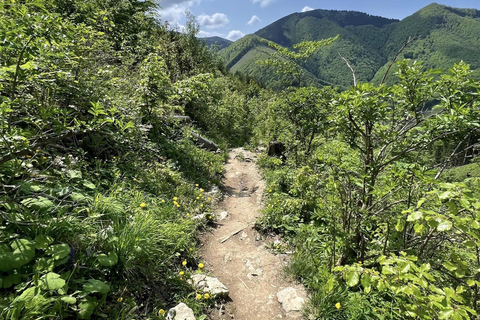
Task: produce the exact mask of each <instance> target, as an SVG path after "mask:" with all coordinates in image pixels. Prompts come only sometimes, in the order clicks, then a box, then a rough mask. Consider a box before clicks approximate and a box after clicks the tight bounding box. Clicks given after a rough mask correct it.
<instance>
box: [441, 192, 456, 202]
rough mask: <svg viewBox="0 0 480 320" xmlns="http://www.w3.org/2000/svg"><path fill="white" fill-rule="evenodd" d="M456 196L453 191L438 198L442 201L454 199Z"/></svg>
mask: <svg viewBox="0 0 480 320" xmlns="http://www.w3.org/2000/svg"><path fill="white" fill-rule="evenodd" d="M454 196H455V194H454V193H453V192H451V191H445V192H442V193H440V194H439V195H438V198H439V199H440V200H448V199H450V198H453V197H454Z"/></svg>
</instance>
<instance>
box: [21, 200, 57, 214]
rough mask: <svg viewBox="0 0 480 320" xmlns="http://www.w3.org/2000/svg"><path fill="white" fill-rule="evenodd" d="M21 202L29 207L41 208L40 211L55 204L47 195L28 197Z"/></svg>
mask: <svg viewBox="0 0 480 320" xmlns="http://www.w3.org/2000/svg"><path fill="white" fill-rule="evenodd" d="M21 203H22V204H23V205H24V206H26V207H28V208H31V209H33V210H39V211H43V210H48V209H50V208H53V207H54V206H55V204H54V203H53V202H52V201H50V200H49V199H47V198H45V197H38V198H28V199H25V200H22V202H21Z"/></svg>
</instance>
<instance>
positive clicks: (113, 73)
mask: <svg viewBox="0 0 480 320" xmlns="http://www.w3.org/2000/svg"><path fill="white" fill-rule="evenodd" d="M157 9H158V8H157V5H156V2H155V1H154V0H124V1H118V2H117V1H112V2H110V1H100V0H98V1H90V0H69V1H64V0H35V1H33V0H32V1H17V0H3V1H2V2H0V39H2V42H1V43H2V45H1V46H0V111H1V112H0V142H1V143H0V231H1V232H0V319H5V320H11V319H15V320H17V319H22V320H30V319H100V318H105V319H165V318H166V310H169V309H170V308H172V307H173V306H175V305H177V304H178V303H180V302H184V303H186V304H187V305H188V306H189V307H191V308H192V309H193V311H194V313H195V317H196V318H197V319H206V317H207V316H206V314H207V313H208V310H209V309H210V308H212V307H214V306H215V305H216V304H218V305H222V303H223V302H224V301H223V300H221V299H222V298H221V297H217V296H215V295H214V294H212V295H210V294H208V293H206V292H203V291H202V290H200V289H198V288H195V287H194V286H193V285H192V284H191V283H190V282H189V279H190V277H191V276H192V275H194V274H204V273H205V264H204V262H205V261H202V257H201V256H200V255H199V243H198V234H199V233H200V232H201V231H204V230H208V229H207V228H209V227H211V226H213V225H214V224H215V221H214V220H215V218H214V215H212V211H213V207H214V204H215V202H216V201H217V200H218V197H220V191H218V189H221V187H222V175H223V170H224V167H223V165H224V163H225V161H226V159H227V152H228V148H229V147H232V146H243V147H245V148H250V149H254V148H256V147H265V149H267V150H266V152H264V154H262V155H261V156H260V157H259V160H258V164H259V165H260V167H261V168H262V170H263V177H264V179H265V180H266V182H267V188H266V191H265V194H264V209H263V217H262V218H261V219H260V220H259V221H258V222H257V224H256V229H257V230H258V231H259V232H261V233H262V234H263V236H264V237H268V236H269V235H275V236H277V237H282V239H283V240H282V241H283V242H281V245H280V244H279V245H274V247H273V248H271V250H272V251H274V252H277V253H279V254H284V253H286V252H292V259H291V263H290V265H289V266H288V272H289V273H291V274H292V275H293V277H294V278H295V279H297V280H298V281H299V282H301V283H302V284H303V285H304V286H305V287H306V288H307V290H308V293H309V302H308V304H307V307H306V309H305V310H304V313H305V316H306V317H307V318H311V319H352V320H353V319H355V320H357V319H391V320H397V319H448V320H450V319H452V320H457V319H476V318H477V317H478V314H480V304H479V302H480V291H479V288H480V271H479V270H480V187H479V186H480V174H479V172H480V171H479V167H480V165H479V160H478V159H479V158H478V154H479V148H478V146H479V138H480V99H479V97H480V81H479V80H478V74H476V73H475V72H476V71H475V70H476V69H477V68H478V67H479V66H478V64H476V63H477V62H476V60H475V59H476V57H475V55H474V54H473V53H472V51H469V50H466V51H465V52H466V53H465V55H463V54H462V52H461V51H460V50H459V48H470V49H472V50H473V48H478V46H477V47H475V45H474V43H475V41H478V33H476V32H474V31H473V30H477V29H476V28H478V26H477V24H478V21H479V14H478V11H475V10H462V9H452V8H447V7H444V6H440V5H431V6H428V7H426V8H425V9H423V10H421V11H420V12H418V13H416V14H415V15H414V16H412V17H409V18H407V19H405V20H404V21H401V22H399V21H391V20H387V19H383V18H378V17H371V16H368V15H365V14H359V13H354V12H347V13H345V12H324V11H313V12H310V13H308V14H294V15H292V16H289V17H287V18H285V20H284V21H282V22H281V23H280V22H279V23H280V24H281V25H282V28H283V27H284V26H285V29H284V30H288V32H286V31H285V32H283V31H282V33H281V34H277V33H271V34H269V33H268V32H267V31H269V30H270V29H268V28H267V29H265V30H263V31H262V33H263V35H262V37H267V36H268V37H276V38H277V39H279V40H278V41H280V42H281V44H283V45H288V46H290V45H292V47H289V48H285V47H282V46H281V45H279V44H276V43H274V42H270V43H269V42H267V41H264V40H262V38H261V37H260V36H258V35H251V36H247V37H245V38H243V39H242V40H240V41H237V42H235V43H233V44H231V45H230V46H229V47H228V48H226V49H224V50H223V51H222V53H221V54H222V57H223V58H224V59H225V61H226V62H227V67H228V68H230V70H232V71H241V69H245V68H252V69H251V70H252V73H249V74H247V75H251V76H254V75H255V72H256V71H255V70H258V69H256V68H259V67H261V68H270V67H275V69H269V71H262V73H263V74H264V75H265V76H266V75H268V74H271V75H272V77H275V79H276V81H277V82H276V83H275V84H274V85H275V86H277V85H278V86H279V87H282V88H285V87H287V86H289V87H288V88H285V89H284V90H282V91H273V90H270V89H263V88H262V87H261V86H260V85H258V84H257V83H256V82H255V81H253V80H252V79H251V78H250V77H247V76H245V74H243V75H241V76H234V75H232V74H230V73H228V72H227V71H226V70H227V69H226V67H225V66H224V64H223V63H222V62H221V60H220V59H219V57H218V56H217V55H216V54H215V52H214V50H210V49H209V48H208V47H207V46H206V44H205V42H204V41H199V40H198V39H197V34H198V32H199V26H198V24H197V23H196V21H195V19H194V18H193V17H190V18H189V20H188V23H187V26H186V32H185V33H182V34H181V33H178V32H174V31H171V30H168V29H167V28H166V27H165V26H164V25H162V24H161V23H160V22H159V21H158V20H157V19H156V16H155V12H156V10H157ZM352 17H354V18H355V19H353V20H351V18H352ZM439 17H443V18H441V19H440V18H439ZM419 18H422V19H425V20H424V21H423V22H421V23H420V22H419V23H418V25H417V24H416V21H418V20H417V19H419ZM291 19H293V20H291ZM309 19H314V20H315V21H317V20H318V21H319V23H320V24H319V25H318V26H322V28H320V29H318V27H312V30H310V31H308V30H307V29H295V28H293V24H296V25H302V24H303V25H305V27H308V26H312V24H310V23H307V22H308V21H309ZM408 19H412V21H410V22H409V20H408ZM289 21H290V22H289ZM292 21H293V22H292ZM346 21H356V22H355V23H354V24H347V22H346ZM289 23H292V25H290V27H288V28H287V26H288V24H289ZM402 25H403V27H402V28H400V26H402ZM420 27H421V28H424V29H422V30H423V31H421V30H420V31H415V30H417V29H418V28H420ZM315 28H317V29H315ZM408 28H412V29H408ZM275 30H278V29H275ZM275 30H273V31H275ZM301 30H307V31H308V32H307V31H301ZM323 30H324V31H325V33H322V34H323V36H325V37H328V38H327V39H323V38H322V41H304V40H310V39H311V38H309V37H310V36H311V35H312V34H314V33H316V32H320V31H322V32H323ZM273 31H272V32H273ZM411 32H418V34H413V35H412V34H411ZM422 32H423V33H422ZM337 34H340V37H336V35H337ZM360 35H362V38H364V39H369V40H368V41H366V40H365V41H363V40H362V41H360V40H359V39H360ZM367 35H368V36H369V37H367ZM406 35H408V36H410V35H412V36H415V35H419V36H421V38H420V39H419V40H417V41H415V42H414V44H413V45H412V46H410V47H409V48H407V50H406V51H403V52H402V55H404V57H407V58H408V57H409V56H410V55H413V57H414V58H418V59H421V58H422V57H425V58H426V59H427V61H425V62H423V64H422V62H416V61H412V60H408V59H400V61H399V62H398V63H396V64H395V65H394V66H393V67H392V68H391V75H390V77H389V78H388V81H387V82H386V84H383V85H378V83H379V81H380V80H379V79H378V76H377V78H375V72H376V71H374V69H375V68H377V66H378V67H381V66H383V65H384V64H385V63H386V62H387V61H388V60H389V59H390V58H391V57H392V55H394V54H395V53H396V52H397V50H398V47H401V45H403V42H404V38H405V36H406ZM323 36H322V37H323ZM442 39H445V42H440V40H442ZM313 40H319V39H317V38H315V39H313ZM434 40H435V41H434ZM453 40H455V41H456V42H454V41H453ZM367 42H368V43H369V44H368V45H367V44H366V43H367ZM352 43H355V44H358V46H356V47H355V48H353V47H351V50H352V51H342V52H340V51H341V50H343V49H344V48H348V47H349V45H350V44H352ZM387 49H388V50H387ZM446 49H449V50H446ZM349 50H350V49H349ZM382 50H384V51H382ZM236 51H237V52H242V54H241V55H238V54H236ZM349 52H360V53H362V52H363V53H362V54H364V55H361V56H359V57H357V58H355V59H354V58H352V57H351V56H348V54H349ZM382 52H383V53H382ZM469 52H470V53H472V54H469ZM338 53H340V54H341V55H342V56H343V57H344V58H346V59H347V61H349V63H350V64H351V66H352V68H354V69H355V70H356V72H357V75H358V77H357V83H356V84H355V85H352V84H353V81H352V73H351V70H350V69H349V68H348V65H347V63H345V61H343V60H342V59H341V58H340V61H337V60H335V61H334V60H333V56H335V59H337V56H338ZM382 54H385V55H382ZM249 55H251V56H250V58H251V59H255V60H261V61H262V63H261V65H255V67H254V65H253V64H250V63H249ZM329 59H330V60H329ZM462 59H463V60H465V61H467V62H469V63H470V64H471V66H469V64H467V63H466V62H462V61H460V60H462ZM470 60H471V61H470ZM305 61H307V62H305ZM312 61H315V63H317V68H318V69H315V68H313V69H309V67H308V65H310V63H311V62H312ZM325 61H327V63H326V65H337V64H338V66H335V67H333V66H332V68H340V67H341V68H343V69H345V74H344V75H343V74H341V73H340V72H338V74H339V78H338V79H337V78H333V76H332V77H331V78H328V77H327V78H328V79H330V80H328V79H327V80H328V83H330V82H331V83H338V84H339V85H338V86H321V85H322V84H325V83H327V80H325V79H321V80H319V79H318V78H317V77H318V75H319V74H320V71H319V69H322V68H320V67H319V66H320V65H323V64H324V63H325ZM240 66H242V68H240ZM362 66H363V67H362ZM432 67H435V68H439V67H440V68H442V69H444V70H445V71H443V72H439V71H438V70H431V69H430V68H432ZM236 68H238V69H236ZM263 70H265V69H263ZM322 70H323V71H321V72H323V73H325V74H328V72H331V71H332V70H334V69H331V70H330V71H329V69H328V68H326V69H325V70H324V69H322ZM338 70H340V69H338ZM362 70H363V71H362ZM366 70H367V71H368V72H367V71H366ZM380 72H381V74H382V73H384V72H385V71H382V70H381V71H380ZM367 74H369V76H367ZM372 79H373V80H374V81H373V83H372V82H368V81H369V80H372ZM262 81H264V82H265V83H267V81H266V80H264V79H262ZM292 84H295V85H297V87H294V86H291V85H292ZM205 139H207V140H212V141H211V143H207V144H206V143H205ZM217 145H218V146H219V147H218V148H217ZM270 145H274V146H277V148H276V149H272V148H269V146H270ZM269 149H270V150H269ZM249 161H253V160H252V159H249ZM241 183H242V182H241V181H240V182H239V184H240V185H241ZM242 191H243V189H242ZM255 192H256V189H255ZM241 196H242V193H239V194H238V195H237V198H238V199H240V198H241ZM238 199H237V200H238ZM241 230H243V229H241ZM241 230H240V231H241ZM237 233H238V231H237ZM229 237H230V236H229Z"/></svg>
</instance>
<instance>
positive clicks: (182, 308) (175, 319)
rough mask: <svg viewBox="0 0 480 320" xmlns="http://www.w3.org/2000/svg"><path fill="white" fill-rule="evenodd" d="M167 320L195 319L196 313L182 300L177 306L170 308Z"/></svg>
mask: <svg viewBox="0 0 480 320" xmlns="http://www.w3.org/2000/svg"><path fill="white" fill-rule="evenodd" d="M167 320H195V315H194V314H193V310H192V309H190V308H189V307H188V306H187V305H186V304H185V303H183V302H182V303H180V304H178V305H177V306H176V307H175V308H171V309H170V310H168V313H167Z"/></svg>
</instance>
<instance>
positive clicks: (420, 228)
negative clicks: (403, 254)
mask: <svg viewBox="0 0 480 320" xmlns="http://www.w3.org/2000/svg"><path fill="white" fill-rule="evenodd" d="M413 229H414V230H415V233H416V234H422V233H423V229H424V225H423V224H420V223H415V226H413Z"/></svg>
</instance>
